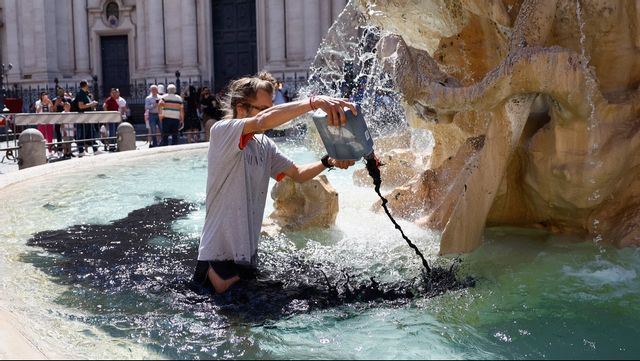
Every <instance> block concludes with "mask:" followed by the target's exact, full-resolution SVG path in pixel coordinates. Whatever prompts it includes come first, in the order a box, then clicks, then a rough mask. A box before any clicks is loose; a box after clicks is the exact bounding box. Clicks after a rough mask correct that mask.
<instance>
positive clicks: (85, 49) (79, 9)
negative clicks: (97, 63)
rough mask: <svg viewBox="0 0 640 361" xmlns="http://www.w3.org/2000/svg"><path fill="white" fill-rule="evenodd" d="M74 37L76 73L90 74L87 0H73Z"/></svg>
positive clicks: (81, 74)
mask: <svg viewBox="0 0 640 361" xmlns="http://www.w3.org/2000/svg"><path fill="white" fill-rule="evenodd" d="M72 5H73V39H74V42H75V44H74V50H75V60H76V74H77V75H80V76H88V75H90V74H89V73H90V72H91V65H90V61H89V33H88V32H89V29H88V25H87V24H88V23H87V2H86V0H73V4H72Z"/></svg>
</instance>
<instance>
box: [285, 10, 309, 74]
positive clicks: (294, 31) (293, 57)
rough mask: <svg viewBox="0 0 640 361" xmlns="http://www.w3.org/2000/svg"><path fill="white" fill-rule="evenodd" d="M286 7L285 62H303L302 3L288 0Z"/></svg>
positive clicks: (303, 21) (303, 24)
mask: <svg viewBox="0 0 640 361" xmlns="http://www.w3.org/2000/svg"><path fill="white" fill-rule="evenodd" d="M285 6H286V14H287V16H286V18H287V19H286V22H287V54H286V58H287V62H288V63H291V62H300V61H302V60H304V36H300V35H301V34H304V26H305V20H306V19H305V18H304V2H303V1H300V0H288V1H287V2H286V3H285Z"/></svg>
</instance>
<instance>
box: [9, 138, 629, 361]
mask: <svg viewBox="0 0 640 361" xmlns="http://www.w3.org/2000/svg"><path fill="white" fill-rule="evenodd" d="M281 148H282V149H283V151H284V152H285V153H286V154H288V155H289V156H291V157H292V158H293V159H295V160H296V161H298V162H306V161H310V160H314V159H317V155H316V154H314V153H312V152H310V151H309V150H307V149H306V148H305V147H302V146H299V145H296V144H292V143H291V144H281ZM205 157H206V152H205V151H204V150H200V151H182V152H176V153H175V154H173V155H170V156H161V157H158V156H151V157H149V158H148V159H147V158H144V160H143V161H137V162H135V163H134V162H123V163H122V164H121V165H119V166H118V167H109V168H104V169H102V168H101V169H100V170H99V171H93V172H84V171H83V172H82V173H81V174H77V173H73V172H71V173H69V174H63V175H59V176H57V177H55V178H54V177H50V178H48V179H46V180H41V181H33V182H29V183H28V184H21V185H17V186H12V187H10V189H5V190H0V199H2V203H1V205H0V210H1V211H2V214H3V215H4V225H3V227H2V229H0V244H2V251H0V252H1V253H0V255H1V258H0V271H1V276H0V288H1V290H2V292H3V297H4V300H5V301H6V302H8V303H9V306H8V307H9V308H10V309H11V311H12V312H14V314H16V315H18V316H19V317H20V318H21V319H22V320H23V321H24V325H25V327H26V328H28V329H29V330H30V331H29V335H30V336H31V337H32V338H33V339H34V342H35V343H36V345H37V346H39V347H41V348H42V349H44V350H45V351H47V350H50V351H51V352H53V353H54V354H56V355H60V356H62V357H82V358H286V359H290V358H331V359H338V358H346V359H371V358H376V359H396V358H403V359H408V358H411V359H413V358H419V359H431V358H438V359H442V358H446V359H451V358H453V359H460V358H465V359H479V358H480V359H486V358H508V359H511V358H536V359H538V358H552V359H558V358H572V359H578V358H585V359H603V358H618V359H619V358H624V359H631V358H638V357H640V346H638V344H637V340H638V339H639V336H640V331H637V328H636V326H635V325H636V324H638V322H639V321H640V302H639V301H640V280H639V278H638V273H640V252H639V251H638V250H637V249H635V248H626V249H622V250H617V249H614V248H611V247H608V246H606V245H598V244H594V243H590V242H576V241H575V240H570V239H566V238H562V237H557V236H551V235H548V234H545V233H542V232H538V231H531V230H518V229H506V228H504V229H489V230H488V231H487V232H486V234H485V242H484V244H483V245H482V247H480V248H479V249H478V250H476V251H475V252H474V253H472V254H470V255H467V256H466V257H465V258H464V262H463V265H462V270H461V271H462V273H463V274H465V275H473V276H474V277H476V278H477V280H478V282H477V286H476V287H475V288H472V289H467V290H463V291H458V292H451V293H447V294H445V295H443V296H440V297H436V298H430V299H428V298H420V297H418V298H415V299H412V300H407V301H405V302H395V303H383V302H377V303H369V304H346V305H342V306H339V307H333V308H329V309H323V310H317V311H312V312H300V313H296V314H293V315H289V316H287V317H284V318H278V319H272V320H268V322H264V323H261V324H251V323H248V324H243V323H234V322H232V321H230V318H233V316H230V315H229V314H225V315H217V314H216V310H215V309H214V308H211V307H210V305H208V304H206V303H205V304H203V305H202V306H201V307H202V308H200V305H195V306H192V307H190V308H188V309H185V308H181V307H177V306H175V305H174V304H173V303H172V302H170V300H167V299H166V295H158V294H155V295H149V296H146V295H140V294H136V293H135V292H126V291H121V292H117V293H107V294H103V293H102V292H101V291H99V290H96V289H91V288H87V287H83V286H82V285H80V284H65V283H64V282H61V279H64V270H57V271H58V272H59V275H57V276H52V274H51V273H50V272H47V270H48V267H49V266H48V265H49V264H54V263H55V262H56V260H57V259H58V258H59V257H61V256H60V255H53V254H49V253H47V252H45V251H43V250H41V249H37V248H33V247H28V246H26V244H25V242H26V240H27V239H28V238H30V236H31V235H32V234H33V233H35V232H38V231H42V230H50V229H61V228H65V227H67V226H71V225H74V224H82V223H86V224H95V223H98V224H106V223H109V222H110V221H113V220H116V219H119V218H122V217H125V216H126V215H127V213H129V212H130V211H132V210H135V209H139V208H142V207H145V206H148V205H150V204H153V203H154V202H156V201H157V199H158V198H163V197H169V196H171V197H177V198H182V199H185V200H187V201H190V202H193V203H195V204H197V205H199V209H198V210H196V211H194V212H192V213H191V214H189V216H188V217H186V218H185V219H181V220H178V221H177V222H175V224H174V225H173V229H174V231H176V232H177V233H178V234H180V235H181V237H180V239H179V241H177V243H176V244H166V242H165V240H162V239H156V240H153V242H156V244H157V245H158V247H171V248H172V249H175V248H180V247H182V246H186V247H195V246H196V245H197V239H198V237H199V234H200V231H201V229H202V224H203V221H204V211H203V209H202V204H203V202H204V198H205V182H206V159H205ZM357 167H358V168H359V167H362V165H358V166H357ZM326 174H327V176H328V178H329V180H330V182H331V183H332V184H333V186H334V187H335V188H336V190H337V191H338V192H339V194H340V214H339V216H338V219H337V222H336V226H335V227H333V228H332V229H329V230H311V231H307V232H296V233H289V234H285V235H284V236H283V238H282V239H278V240H265V241H264V243H263V245H262V247H263V250H265V252H271V251H273V252H277V250H278V249H280V248H281V247H282V245H286V247H289V248H291V250H289V251H288V252H291V254H292V255H293V254H295V255H300V256H304V257H306V258H307V259H310V260H312V261H314V262H318V263H327V262H331V263H332V264H336V265H340V266H345V267H347V266H348V267H350V269H352V270H359V271H362V272H365V273H367V274H369V275H375V276H376V278H377V279H378V280H381V281H383V282H385V281H388V282H393V281H395V280H398V279H411V278H414V277H416V276H418V275H419V272H420V267H421V265H420V262H419V260H418V259H416V257H415V255H414V254H413V252H412V251H411V250H410V249H408V247H407V246H406V244H405V243H404V241H403V240H402V239H401V237H400V235H399V234H398V233H397V231H396V230H395V229H393V226H392V225H391V223H390V222H389V221H388V220H387V219H386V218H385V216H384V215H380V214H375V213H372V212H371V211H370V210H369V209H370V206H371V204H372V203H373V202H375V201H376V195H375V193H374V192H373V189H371V188H366V187H355V186H354V185H353V183H352V179H351V175H352V170H350V171H346V172H345V171H342V172H341V171H332V172H329V173H326ZM383 181H384V180H383ZM9 195H11V196H9ZM267 203H268V209H267V211H266V212H265V215H268V214H269V213H270V211H271V209H272V206H271V202H270V201H269V200H268V201H267ZM401 225H402V226H403V228H404V229H405V232H406V233H407V235H408V236H409V237H410V238H411V239H412V240H413V241H414V242H415V243H416V244H417V246H418V247H420V249H421V250H423V253H425V255H429V256H428V258H429V260H430V262H438V257H437V256H436V254H437V250H438V237H437V235H436V234H433V233H431V232H427V231H424V230H422V229H419V228H417V227H415V226H413V225H412V224H409V223H407V222H401ZM287 254H288V253H285V255H287ZM180 272H182V271H180ZM184 277H190V275H189V274H185V275H184ZM220 325H226V326H224V327H219V326H220Z"/></svg>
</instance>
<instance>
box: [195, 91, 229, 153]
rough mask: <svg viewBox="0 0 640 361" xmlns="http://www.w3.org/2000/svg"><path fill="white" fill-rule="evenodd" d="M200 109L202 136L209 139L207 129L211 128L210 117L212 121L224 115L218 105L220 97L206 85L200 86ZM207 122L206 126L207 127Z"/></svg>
mask: <svg viewBox="0 0 640 361" xmlns="http://www.w3.org/2000/svg"><path fill="white" fill-rule="evenodd" d="M200 109H201V110H202V128H203V129H204V137H205V139H206V140H207V141H209V130H210V129H211V128H210V126H211V122H209V120H210V119H213V120H214V122H217V121H219V120H220V119H222V118H223V117H224V111H223V110H222V106H221V105H220V99H219V98H218V97H216V96H214V95H213V94H211V90H209V88H208V87H206V86H205V87H203V88H202V94H201V95H200ZM207 123H208V126H209V127H207Z"/></svg>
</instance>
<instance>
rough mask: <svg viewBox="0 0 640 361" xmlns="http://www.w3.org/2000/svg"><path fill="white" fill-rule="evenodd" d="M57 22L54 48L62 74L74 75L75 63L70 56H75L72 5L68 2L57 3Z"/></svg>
mask: <svg viewBox="0 0 640 361" xmlns="http://www.w3.org/2000/svg"><path fill="white" fill-rule="evenodd" d="M54 5H55V20H56V33H55V34H53V36H54V37H55V38H54V39H55V41H54V44H52V47H53V49H54V50H56V53H57V54H56V55H55V56H57V58H58V64H59V65H60V67H59V68H60V72H61V74H62V75H63V76H65V75H66V76H72V75H73V61H72V60H70V59H69V54H73V48H72V46H71V45H72V44H73V33H72V31H71V29H72V28H71V16H70V14H71V3H70V2H68V1H56V2H54Z"/></svg>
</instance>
